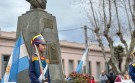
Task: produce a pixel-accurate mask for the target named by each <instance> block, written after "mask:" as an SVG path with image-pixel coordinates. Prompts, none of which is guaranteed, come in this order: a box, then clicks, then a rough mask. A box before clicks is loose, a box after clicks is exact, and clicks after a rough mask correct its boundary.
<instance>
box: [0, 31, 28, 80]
mask: <svg viewBox="0 0 135 83" xmlns="http://www.w3.org/2000/svg"><path fill="white" fill-rule="evenodd" d="M28 68H29V56H28V52H27V50H26V46H25V44H24V40H23V36H22V34H20V36H19V37H18V39H17V41H16V44H15V47H14V50H13V52H12V54H11V56H10V59H9V62H8V65H7V68H6V72H5V75H4V77H3V79H2V81H1V83H16V82H17V79H18V74H19V73H20V72H21V71H23V70H26V69H28Z"/></svg>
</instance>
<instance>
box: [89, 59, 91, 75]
mask: <svg viewBox="0 0 135 83" xmlns="http://www.w3.org/2000/svg"><path fill="white" fill-rule="evenodd" d="M89 74H90V75H91V61H89Z"/></svg>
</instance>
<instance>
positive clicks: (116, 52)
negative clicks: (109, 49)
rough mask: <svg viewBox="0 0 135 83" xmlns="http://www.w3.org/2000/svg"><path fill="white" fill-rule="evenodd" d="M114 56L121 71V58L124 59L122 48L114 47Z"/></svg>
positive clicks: (119, 46)
mask: <svg viewBox="0 0 135 83" xmlns="http://www.w3.org/2000/svg"><path fill="white" fill-rule="evenodd" d="M114 55H115V57H116V59H117V61H118V67H119V69H120V70H121V65H122V60H123V59H122V58H123V57H124V48H123V47H122V46H121V45H118V46H115V47H114Z"/></svg>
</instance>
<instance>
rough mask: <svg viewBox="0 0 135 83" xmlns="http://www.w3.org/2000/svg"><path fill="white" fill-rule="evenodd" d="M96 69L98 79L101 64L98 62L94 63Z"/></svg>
mask: <svg viewBox="0 0 135 83" xmlns="http://www.w3.org/2000/svg"><path fill="white" fill-rule="evenodd" d="M96 69H97V71H96V73H97V79H98V78H99V75H100V73H101V64H100V62H96Z"/></svg>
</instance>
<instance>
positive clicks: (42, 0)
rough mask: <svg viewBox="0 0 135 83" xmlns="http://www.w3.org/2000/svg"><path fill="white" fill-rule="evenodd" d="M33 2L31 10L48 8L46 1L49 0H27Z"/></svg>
mask: <svg viewBox="0 0 135 83" xmlns="http://www.w3.org/2000/svg"><path fill="white" fill-rule="evenodd" d="M26 1H28V2H29V3H30V4H31V7H30V10H31V9H37V8H40V9H46V3H47V0H26Z"/></svg>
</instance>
